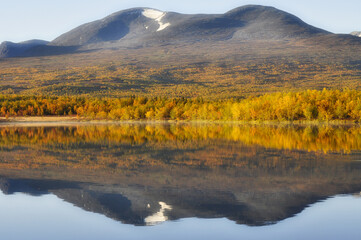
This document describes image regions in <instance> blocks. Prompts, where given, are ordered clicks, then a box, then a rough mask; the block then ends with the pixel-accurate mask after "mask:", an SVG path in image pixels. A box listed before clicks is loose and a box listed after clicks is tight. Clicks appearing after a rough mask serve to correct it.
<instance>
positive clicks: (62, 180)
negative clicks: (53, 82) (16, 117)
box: [0, 125, 361, 225]
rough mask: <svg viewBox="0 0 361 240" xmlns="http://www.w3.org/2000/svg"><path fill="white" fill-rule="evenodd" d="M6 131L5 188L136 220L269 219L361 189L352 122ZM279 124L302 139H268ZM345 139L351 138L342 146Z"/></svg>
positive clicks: (1, 142) (1, 163)
mask: <svg viewBox="0 0 361 240" xmlns="http://www.w3.org/2000/svg"><path fill="white" fill-rule="evenodd" d="M237 129H238V130H237ZM0 131H1V138H0V147H1V155H0V175H1V176H3V177H2V179H1V181H0V187H1V190H2V191H3V192H4V193H6V194H13V193H15V192H23V193H28V194H32V195H35V196H38V195H43V194H48V193H52V194H55V195H57V196H58V197H59V198H61V199H64V200H65V201H67V202H70V203H72V204H74V205H76V206H78V207H80V208H82V209H84V210H86V211H92V212H96V213H101V214H104V215H105V216H107V217H110V218H112V219H115V220H118V221H121V222H123V223H128V224H134V225H152V224H156V223H158V222H161V221H165V220H176V219H182V218H188V217H199V218H221V217H226V218H229V219H231V220H234V221H236V222H237V223H240V224H248V225H264V224H269V223H274V222H277V221H280V220H282V219H286V218H289V217H291V216H293V215H294V214H297V213H299V212H300V211H302V210H303V209H304V208H305V207H307V206H308V205H309V204H312V203H314V202H316V201H319V200H322V199H325V198H327V197H330V196H333V195H337V194H343V193H355V192H360V190H361V174H360V173H361V162H360V161H358V160H359V157H360V154H359V150H360V149H361V148H359V147H358V146H359V144H360V143H359V142H358V139H359V138H360V137H359V135H358V134H357V133H358V131H359V129H357V128H354V127H351V128H350V127H335V128H332V127H331V128H327V129H326V130H325V129H312V128H311V130H310V129H308V128H307V127H299V128H295V129H292V128H287V127H286V128H277V127H267V128H265V129H263V130H262V129H259V128H257V127H254V126H253V127H251V128H249V129H248V130H247V129H246V127H244V126H242V127H240V126H238V127H237V126H236V130H235V129H234V127H233V126H226V127H225V128H224V127H222V126H217V125H215V126H212V128H211V129H208V130H207V128H206V127H205V126H203V125H202V126H201V127H200V128H198V127H196V126H187V125H185V126H180V127H177V126H172V125H168V126H160V127H157V126H139V125H128V126H97V127H94V126H93V127H91V126H83V127H81V126H77V127H63V128H4V129H1V130H0ZM234 132H238V133H239V134H243V135H245V134H246V133H247V132H248V133H249V134H251V135H252V136H254V139H253V140H252V141H253V142H249V141H248V142H247V141H241V140H240V139H241V137H238V138H235V136H237V135H234V136H233V135H230V133H234ZM276 133H277V134H278V137H279V138H280V139H279V140H278V141H279V142H280V143H282V142H283V141H286V140H281V139H294V142H293V143H290V144H293V145H294V144H296V143H297V144H298V145H297V146H298V147H295V148H291V147H286V143H283V145H281V146H282V147H277V146H276V145H274V143H269V144H268V146H267V145H266V143H267V141H269V140H272V139H275V137H271V135H272V134H276ZM251 135H249V136H251ZM266 136H268V137H266ZM247 138H248V137H247ZM262 138H264V143H262V142H261V139H262ZM242 139H245V136H242ZM249 139H251V138H249ZM301 139H305V142H304V143H301ZM250 141H251V140H250ZM272 144H273V145H274V146H273V145H272ZM337 144H339V146H336V145H337ZM295 146H296V145H295ZM305 146H312V148H314V146H316V148H315V150H314V151H313V150H311V148H309V147H305ZM340 146H349V147H348V148H345V149H347V151H341V150H342V149H340ZM317 147H318V148H317ZM326 148H327V149H328V150H327V151H326V150H325V149H326Z"/></svg>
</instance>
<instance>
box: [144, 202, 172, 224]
mask: <svg viewBox="0 0 361 240" xmlns="http://www.w3.org/2000/svg"><path fill="white" fill-rule="evenodd" d="M159 205H160V210H159V211H158V212H156V213H154V214H153V215H152V216H148V217H146V218H145V219H144V221H145V223H146V225H148V226H154V225H156V224H159V223H162V222H165V221H167V220H168V217H167V216H165V215H164V212H165V210H172V207H171V206H169V205H167V204H166V203H164V202H159Z"/></svg>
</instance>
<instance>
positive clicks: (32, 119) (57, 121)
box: [0, 116, 361, 127]
mask: <svg viewBox="0 0 361 240" xmlns="http://www.w3.org/2000/svg"><path fill="white" fill-rule="evenodd" d="M92 124H95V125H99V124H100V125H101V124H118V125H120V124H235V125H277V126H282V125H284V126H285V125H296V126H300V125H301V126H302V125H307V126H310V125H311V126H323V125H330V126H332V125H340V126H361V125H360V123H355V122H353V121H345V120H333V121H328V122H325V121H301V120H298V121H212V120H145V119H141V120H107V119H89V118H85V117H77V116H41V117H40V116H25V117H9V118H5V117H0V127H9V126H65V125H67V126H68V125H92Z"/></svg>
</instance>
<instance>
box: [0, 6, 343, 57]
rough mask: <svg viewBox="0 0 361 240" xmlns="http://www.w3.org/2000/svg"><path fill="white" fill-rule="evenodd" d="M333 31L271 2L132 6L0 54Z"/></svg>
mask: <svg viewBox="0 0 361 240" xmlns="http://www.w3.org/2000/svg"><path fill="white" fill-rule="evenodd" d="M333 36H336V34H332V33H329V32H327V31H325V30H322V29H318V28H316V27H313V26H311V25H308V24H307V23H305V22H303V21H302V20H301V19H299V18H297V17H296V16H294V15H291V14H289V13H286V12H284V11H281V10H278V9H276V8H273V7H265V6H258V5H247V6H243V7H239V8H236V9H233V10H231V11H229V12H227V13H225V14H179V13H175V12H163V11H160V10H155V9H150V8H133V9H128V10H123V11H120V12H116V13H114V14H112V15H110V16H107V17H105V18H103V19H101V20H97V21H94V22H90V23H86V24H84V25H81V26H79V27H77V28H75V29H73V30H71V31H69V32H67V33H64V34H62V35H61V36H59V37H57V38H56V39H55V40H53V41H52V42H50V43H47V42H40V41H35V42H34V41H31V42H26V43H19V44H14V43H8V42H5V43H3V44H2V45H1V47H0V56H1V57H18V56H36V55H54V54H63V53H69V52H76V51H84V50H100V49H114V48H142V47H147V46H160V47H161V46H164V45H176V44H188V43H202V42H207V43H209V42H219V41H222V42H224V43H225V44H226V43H227V42H234V41H236V42H237V41H238V42H241V41H242V42H253V41H255V40H262V41H274V40H295V39H310V38H311V39H312V38H314V37H318V38H319V37H328V38H330V37H333ZM331 41H332V40H331Z"/></svg>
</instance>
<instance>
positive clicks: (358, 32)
mask: <svg viewBox="0 0 361 240" xmlns="http://www.w3.org/2000/svg"><path fill="white" fill-rule="evenodd" d="M351 35H354V36H356V37H361V31H356V32H352V33H351Z"/></svg>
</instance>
